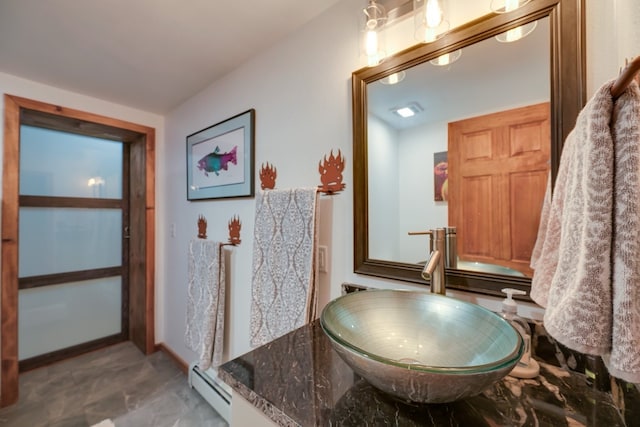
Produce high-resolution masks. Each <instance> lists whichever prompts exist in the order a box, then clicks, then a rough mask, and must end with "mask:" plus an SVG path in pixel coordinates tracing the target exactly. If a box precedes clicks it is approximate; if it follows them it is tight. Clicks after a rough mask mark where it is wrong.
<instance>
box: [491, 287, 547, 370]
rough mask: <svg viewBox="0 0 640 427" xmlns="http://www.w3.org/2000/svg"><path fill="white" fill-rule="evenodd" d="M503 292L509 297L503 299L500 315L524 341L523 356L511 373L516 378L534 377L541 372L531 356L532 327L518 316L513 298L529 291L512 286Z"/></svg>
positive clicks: (516, 305)
mask: <svg viewBox="0 0 640 427" xmlns="http://www.w3.org/2000/svg"><path fill="white" fill-rule="evenodd" d="M502 292H503V293H504V294H506V295H507V298H505V300H504V301H502V313H500V315H501V316H502V317H503V318H505V319H506V320H507V321H509V322H510V323H511V324H512V325H513V327H514V328H516V330H517V331H518V332H519V333H520V335H521V336H522V340H523V341H524V352H523V354H522V357H521V358H520V360H519V361H518V363H517V364H516V366H515V367H514V368H513V370H512V371H511V372H510V373H509V375H511V376H512V377H516V378H534V377H536V376H537V375H538V373H539V372H540V365H539V364H538V362H536V361H535V360H534V359H533V358H532V357H531V328H530V327H529V324H528V323H527V321H526V320H524V319H523V318H522V317H520V316H518V304H516V302H515V301H514V300H513V298H512V297H513V295H526V294H527V293H526V292H525V291H521V290H519V289H511V288H505V289H503V290H502Z"/></svg>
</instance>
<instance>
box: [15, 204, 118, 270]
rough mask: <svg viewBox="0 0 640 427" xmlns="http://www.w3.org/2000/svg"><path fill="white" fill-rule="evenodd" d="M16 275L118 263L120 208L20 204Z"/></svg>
mask: <svg viewBox="0 0 640 427" xmlns="http://www.w3.org/2000/svg"><path fill="white" fill-rule="evenodd" d="M19 227H20V231H19V233H20V234H19V235H20V261H19V270H18V271H19V277H29V276H39V275H43V274H55V273H64V272H69V271H79V270H90V269H94V268H105V267H114V266H119V265H121V263H122V236H121V230H122V210H121V209H86V208H74V209H71V208H33V207H23V208H20V226H19Z"/></svg>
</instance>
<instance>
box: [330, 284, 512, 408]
mask: <svg viewBox="0 0 640 427" xmlns="http://www.w3.org/2000/svg"><path fill="white" fill-rule="evenodd" d="M320 323H321V325H322V329H323V330H324V332H325V333H326V335H327V336H328V337H329V340H330V342H331V344H332V345H333V348H334V349H335V350H336V352H337V353H338V354H339V355H340V357H341V358H342V359H343V360H344V361H345V362H346V363H347V364H348V365H349V366H350V367H351V368H352V369H353V370H354V371H355V372H356V373H358V374H359V375H360V376H361V377H363V378H364V379H366V380H367V381H369V382H370V383H371V384H372V385H373V386H374V387H376V388H378V389H380V390H382V391H384V392H386V393H388V394H390V395H392V396H394V397H395V398H398V399H400V400H403V401H408V402H421V403H444V402H452V401H455V400H459V399H463V398H465V397H469V396H473V395H476V394H479V393H481V392H482V391H483V390H484V389H486V388H487V387H489V386H491V385H492V384H493V383H495V382H496V381H499V380H500V379H502V378H503V377H504V376H506V375H507V374H508V373H509V372H510V371H511V369H512V368H513V367H514V366H515V364H516V363H517V362H518V360H519V359H520V357H521V356H522V352H523V347H524V345H523V341H522V338H521V336H520V334H519V333H518V332H517V331H516V329H515V328H514V327H513V326H511V324H510V323H509V322H507V321H506V320H504V319H503V318H502V317H500V316H498V315H497V314H495V313H493V312H491V311H489V310H487V309H485V308H482V307H480V306H478V305H475V304H471V303H467V302H464V301H460V300H457V299H455V298H451V297H446V296H442V295H436V294H431V293H426V292H418V291H400V290H386V289H376V290H366V291H359V292H353V293H350V294H347V295H343V296H341V297H339V298H336V299H334V300H333V301H331V302H329V304H327V306H326V307H325V308H324V310H323V311H322V314H321V316H320Z"/></svg>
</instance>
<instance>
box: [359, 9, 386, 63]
mask: <svg viewBox="0 0 640 427" xmlns="http://www.w3.org/2000/svg"><path fill="white" fill-rule="evenodd" d="M363 12H364V16H365V23H364V52H365V54H366V56H367V65H368V66H369V67H373V66H375V65H378V64H379V63H380V62H382V60H383V59H384V57H385V55H386V54H385V51H384V43H383V40H382V28H383V27H384V24H385V23H386V22H387V13H386V11H385V9H384V7H382V6H381V5H379V4H378V3H376V2H375V0H369V4H368V6H367V7H366V8H364V10H363Z"/></svg>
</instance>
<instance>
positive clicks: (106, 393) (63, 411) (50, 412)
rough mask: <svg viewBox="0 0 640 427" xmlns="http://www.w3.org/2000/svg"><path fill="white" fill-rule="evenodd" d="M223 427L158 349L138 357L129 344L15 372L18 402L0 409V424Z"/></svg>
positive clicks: (19, 426) (22, 426)
mask: <svg viewBox="0 0 640 427" xmlns="http://www.w3.org/2000/svg"><path fill="white" fill-rule="evenodd" d="M107 418H109V419H111V420H112V421H113V422H114V424H115V425H116V427H145V426H148V427H164V426H167V427H206V426H211V427H223V426H227V423H226V422H225V421H224V419H222V417H220V415H218V413H217V412H215V411H214V410H213V408H211V406H209V404H208V403H207V402H205V401H204V400H203V399H202V397H200V395H199V394H198V393H197V392H196V391H194V390H192V389H190V388H189V384H188V382H187V377H186V376H185V375H184V374H183V373H182V371H180V369H179V368H178V367H177V366H176V364H175V363H174V362H173V361H172V360H171V359H170V358H169V357H168V356H167V355H166V354H165V353H163V352H156V353H154V354H152V355H149V356H144V355H143V354H142V353H141V352H140V351H139V350H138V349H137V348H136V347H135V346H134V345H133V344H132V343H131V342H125V343H121V344H117V345H114V346H111V347H108V348H106V349H103V350H99V351H95V352H92V353H88V354H85V355H83V356H79V357H75V358H73V359H69V360H67V361H64V362H60V363H56V364H54V365H50V366H47V367H44V368H39V369H36V370H33V371H30V372H25V373H23V374H21V375H20V401H19V402H18V403H17V404H16V405H13V406H11V407H8V408H4V409H1V410H0V426H11V427H87V426H91V425H93V424H96V423H99V422H100V421H102V420H104V419H107Z"/></svg>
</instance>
